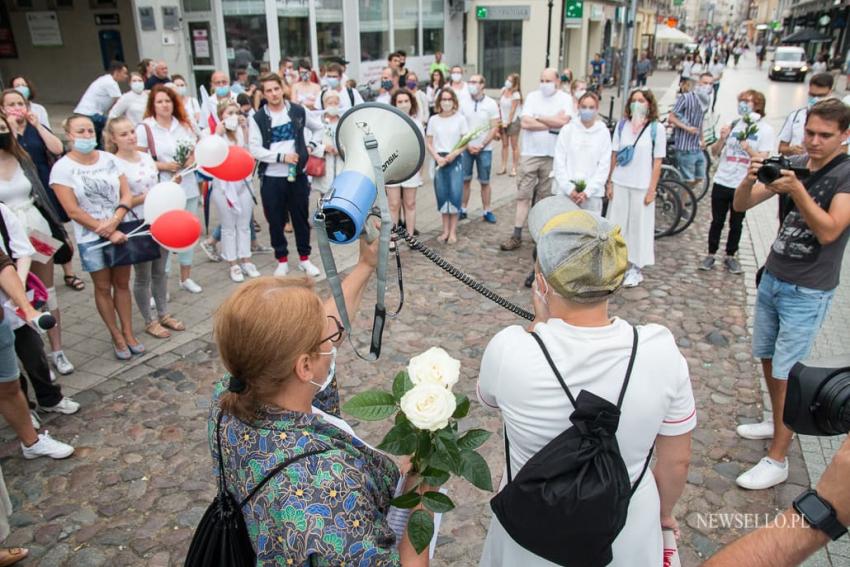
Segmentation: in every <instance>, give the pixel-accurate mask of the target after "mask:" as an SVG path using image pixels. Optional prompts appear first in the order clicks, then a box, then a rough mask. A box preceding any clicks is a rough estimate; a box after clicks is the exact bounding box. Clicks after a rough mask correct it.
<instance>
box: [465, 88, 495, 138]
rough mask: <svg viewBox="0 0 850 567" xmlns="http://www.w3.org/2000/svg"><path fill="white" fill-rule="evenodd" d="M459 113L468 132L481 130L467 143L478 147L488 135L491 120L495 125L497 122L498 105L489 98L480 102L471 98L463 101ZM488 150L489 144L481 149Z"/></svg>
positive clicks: (486, 97)
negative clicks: (464, 120)
mask: <svg viewBox="0 0 850 567" xmlns="http://www.w3.org/2000/svg"><path fill="white" fill-rule="evenodd" d="M460 113H461V114H463V117H464V118H466V124H467V125H468V126H469V130H470V131H473V130H476V129H478V128H483V130H482V131H481V133H480V134H478V135H477V136H476V137H475V138H473V139H472V141H471V142H470V143H469V144H470V145H473V146H474V145H479V144H481V142H483V141H484V138H486V137H487V134H489V133H490V130H491V128H490V125H491V123H492V121H493V120H495V121H496V123H497V124H498V122H499V105H498V104H496V101H495V100H493V99H492V98H490V97H489V96H485V97H484V98H482V99H481V100H475V99H474V98H472V97H469V98H467V99H464V102H463V104H461V105H460ZM490 149H491V148H490V144H489V143H488V144H487V145H486V146H484V147H483V148H482V151H484V150H487V151H489V150H490Z"/></svg>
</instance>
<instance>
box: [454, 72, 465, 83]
mask: <svg viewBox="0 0 850 567" xmlns="http://www.w3.org/2000/svg"><path fill="white" fill-rule="evenodd" d="M462 80H463V73H452V81H454V82H455V83H459V82H461V81H462Z"/></svg>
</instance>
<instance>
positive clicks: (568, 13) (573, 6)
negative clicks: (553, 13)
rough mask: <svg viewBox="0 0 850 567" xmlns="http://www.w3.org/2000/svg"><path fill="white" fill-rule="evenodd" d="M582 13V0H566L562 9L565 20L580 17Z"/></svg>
mask: <svg viewBox="0 0 850 567" xmlns="http://www.w3.org/2000/svg"><path fill="white" fill-rule="evenodd" d="M583 15H584V6H583V3H582V0H567V5H566V8H565V10H564V17H565V18H566V19H567V20H574V19H579V20H580V19H581V17H582V16H583Z"/></svg>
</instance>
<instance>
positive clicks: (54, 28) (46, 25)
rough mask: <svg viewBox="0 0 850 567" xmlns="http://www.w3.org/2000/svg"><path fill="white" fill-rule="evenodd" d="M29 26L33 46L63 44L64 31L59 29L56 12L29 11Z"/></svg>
mask: <svg viewBox="0 0 850 567" xmlns="http://www.w3.org/2000/svg"><path fill="white" fill-rule="evenodd" d="M27 26H28V27H29V30H30V38H31V39H32V44H33V46H35V47H55V46H61V45H62V32H61V31H59V18H57V17H56V12H27Z"/></svg>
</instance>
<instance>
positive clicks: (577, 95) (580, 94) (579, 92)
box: [575, 89, 587, 100]
mask: <svg viewBox="0 0 850 567" xmlns="http://www.w3.org/2000/svg"><path fill="white" fill-rule="evenodd" d="M586 92H587V91H586V90H584V89H579V90H577V91H576V93H575V95H576V100H578V99H580V98H581V97H583V96H584V93H586Z"/></svg>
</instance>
